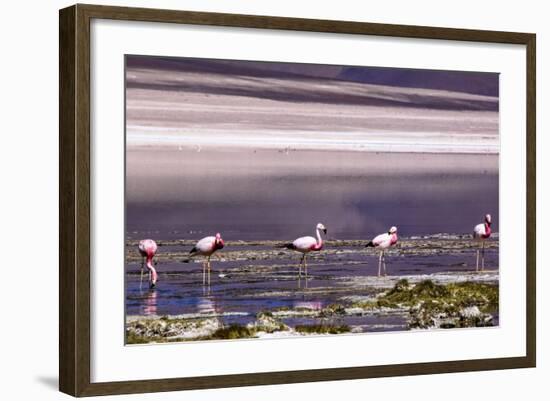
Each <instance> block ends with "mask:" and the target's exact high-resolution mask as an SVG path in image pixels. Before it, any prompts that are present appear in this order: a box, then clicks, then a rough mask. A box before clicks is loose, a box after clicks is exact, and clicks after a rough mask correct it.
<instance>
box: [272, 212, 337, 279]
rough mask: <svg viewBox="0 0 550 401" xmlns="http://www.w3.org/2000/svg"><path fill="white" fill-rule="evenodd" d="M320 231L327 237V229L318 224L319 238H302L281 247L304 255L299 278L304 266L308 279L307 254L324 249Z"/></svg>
mask: <svg viewBox="0 0 550 401" xmlns="http://www.w3.org/2000/svg"><path fill="white" fill-rule="evenodd" d="M319 230H320V231H323V233H325V235H326V233H327V229H326V227H325V226H324V225H323V224H322V223H319V224H317V227H316V232H317V238H314V237H309V236H308V237H300V238H297V239H295V240H294V241H293V242H291V243H288V244H284V245H282V246H281V248H287V249H292V250H293V251H297V252H300V253H302V259H301V260H300V267H299V273H298V277H302V265H304V272H305V275H306V279H307V261H306V256H307V254H308V253H310V252H312V251H320V250H321V249H323V238H322V237H321V233H320V231H319ZM306 283H307V281H306Z"/></svg>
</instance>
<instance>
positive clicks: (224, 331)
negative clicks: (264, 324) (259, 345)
mask: <svg viewBox="0 0 550 401" xmlns="http://www.w3.org/2000/svg"><path fill="white" fill-rule="evenodd" d="M255 336H256V330H255V329H252V328H249V327H246V326H241V325H239V324H232V325H230V326H228V327H223V328H221V329H218V330H216V331H215V332H214V333H212V335H210V336H209V337H208V339H210V340H236V339H239V338H253V337H255Z"/></svg>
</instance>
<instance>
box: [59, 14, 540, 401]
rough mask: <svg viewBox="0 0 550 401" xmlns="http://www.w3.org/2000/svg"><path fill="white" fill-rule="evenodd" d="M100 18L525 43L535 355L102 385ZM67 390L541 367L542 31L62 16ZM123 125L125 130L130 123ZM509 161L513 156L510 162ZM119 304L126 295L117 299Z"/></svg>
mask: <svg viewBox="0 0 550 401" xmlns="http://www.w3.org/2000/svg"><path fill="white" fill-rule="evenodd" d="M93 20H110V21H133V22H142V23H166V24H186V25H192V26H201V27H204V28H208V27H227V28H245V29H260V30H267V29H269V30H277V31H278V30H282V31H285V32H288V34H289V35H292V34H295V33H297V32H309V33H310V34H321V33H323V34H343V35H358V36H361V35H368V36H374V37H390V38H407V39H431V40H441V41H457V42H481V43H495V44H513V45H520V46H524V47H525V51H526V59H525V71H526V85H525V87H526V94H525V97H526V120H525V133H526V135H525V140H526V155H525V161H526V166H525V168H526V177H525V180H526V193H525V201H526V206H527V207H526V216H525V222H526V226H525V230H526V237H525V241H524V245H525V253H526V260H525V284H526V286H525V289H524V290H525V294H526V299H525V306H526V308H525V328H524V333H525V355H523V356H514V357H497V358H481V359H464V360H442V361H436V362H417V363H401V364H383V365H369V366H348V367H334V368H321V369H308V370H284V371H275V372H263V371H257V372H253V373H238V374H223V375H207V376H190V377H175V378H174V377H166V378H160V379H158V378H157V379H137V380H123V381H106V382H104V381H101V382H94V381H92V379H91V365H92V351H91V350H92V344H93V342H94V339H93V335H92V331H91V320H92V315H91V297H92V293H91V290H90V287H91V281H92V279H91V269H92V263H91V257H92V252H93V250H92V246H91V244H92V238H91V228H90V226H91V219H92V213H93V205H92V196H91V195H92V194H91V176H92V174H93V171H92V170H93V165H92V163H91V142H92V139H91V135H92V129H91V124H92V109H91V108H92V102H91V99H90V98H91V92H92V88H91V75H92V71H91V69H92V64H91V61H90V54H91V46H92V45H91V33H90V26H91V23H92V21H93ZM59 30H60V35H59V49H60V50H59V51H60V53H59V60H60V64H59V96H60V99H59V113H60V114H59V136H60V141H59V151H60V165H59V172H60V173H59V179H60V186H59V198H60V200H59V224H60V236H59V243H60V245H59V255H60V265H59V322H60V323H59V389H60V391H62V392H64V393H67V394H69V395H72V396H95V395H107V394H127V393H145V392H159V391H176V390H191V389H210V388H222V387H237V386H253V385H270V384H284V383H300V382H317V381H327V380H349V379H364V378H377V377H390V376H403V375H421V374H435V373H451V372H467V371H481V370H495V369H512V368H528V367H535V366H536V304H535V301H536V263H535V254H536V150H535V145H536V125H535V121H536V92H535V82H536V80H535V79H536V78H535V77H536V36H535V35H534V34H530V33H516V32H496V31H483V30H468V29H452V28H436V27H422V26H405V25H394V24H378V23H376V24H374V23H364V22H351V21H332V20H314V19H300V18H285V17H269V16H256V15H238V14H221V13H204V12H193V11H175V10H157V9H142V8H126V7H111V6H96V5H81V4H77V5H74V6H71V7H68V8H65V9H62V10H60V14H59ZM121 130H122V128H121ZM504 162H506V161H504ZM115 302H116V300H115Z"/></svg>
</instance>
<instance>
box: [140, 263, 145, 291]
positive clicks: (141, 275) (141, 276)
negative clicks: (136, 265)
mask: <svg viewBox="0 0 550 401" xmlns="http://www.w3.org/2000/svg"><path fill="white" fill-rule="evenodd" d="M144 263H145V262H144V259H143V258H141V273H140V276H139V290H140V291H141V288H142V287H143V264H144Z"/></svg>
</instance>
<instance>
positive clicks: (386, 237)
mask: <svg viewBox="0 0 550 401" xmlns="http://www.w3.org/2000/svg"><path fill="white" fill-rule="evenodd" d="M395 244H397V227H392V228H390V230H389V231H388V232H387V233H384V234H380V235H377V236H376V237H374V238H373V239H372V241H370V242H369V243H368V244H367V245H365V246H366V247H373V248H378V249H381V251H380V257H379V258H378V277H380V273H381V268H382V262H383V263H384V276H385V275H386V273H387V271H386V255H385V251H386V249H388V248H389V247H391V246H393V245H395Z"/></svg>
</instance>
